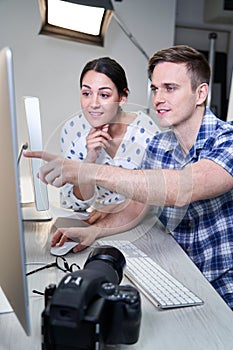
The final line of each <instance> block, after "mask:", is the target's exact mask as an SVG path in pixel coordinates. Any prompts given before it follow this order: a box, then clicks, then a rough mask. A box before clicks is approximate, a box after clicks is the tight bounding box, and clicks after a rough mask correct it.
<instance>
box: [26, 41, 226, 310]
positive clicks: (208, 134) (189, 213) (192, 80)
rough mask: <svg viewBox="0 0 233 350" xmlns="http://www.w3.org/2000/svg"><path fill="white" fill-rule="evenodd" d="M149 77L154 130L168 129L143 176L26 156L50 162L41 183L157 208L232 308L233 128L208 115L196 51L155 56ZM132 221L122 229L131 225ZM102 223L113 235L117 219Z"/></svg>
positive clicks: (206, 70)
mask: <svg viewBox="0 0 233 350" xmlns="http://www.w3.org/2000/svg"><path fill="white" fill-rule="evenodd" d="M149 76H150V79H151V89H152V93H153V97H152V100H153V107H154V109H155V112H156V114H157V117H158V122H159V124H160V126H161V127H165V128H166V129H167V128H168V129H167V130H165V131H164V132H162V133H160V134H159V135H156V136H155V137H154V139H153V140H152V141H151V143H150V144H149V146H148V149H147V154H146V156H145V158H144V163H143V168H144V169H145V170H143V169H141V170H126V169H116V168H115V167H111V166H101V165H97V164H79V163H77V162H72V161H68V160H64V159H62V158H61V157H57V156H55V155H52V154H48V153H43V152H27V153H26V155H27V156H30V157H39V158H42V159H44V160H45V161H47V163H46V164H45V165H44V166H43V167H42V168H41V170H40V178H41V180H42V181H44V182H45V183H48V184H52V185H54V186H57V187H60V186H62V185H63V184H65V183H72V184H74V185H75V184H78V183H93V184H97V185H100V186H102V187H105V188H107V189H109V190H111V191H116V192H118V193H121V194H122V195H124V196H126V197H128V198H130V199H132V202H131V204H130V205H132V206H136V208H140V206H141V207H142V206H143V204H140V203H144V204H146V205H153V206H159V207H160V220H161V221H162V223H163V224H164V225H165V226H166V227H167V228H168V229H169V230H170V231H171V233H172V234H173V235H174V237H175V239H176V240H177V242H178V243H179V244H180V245H181V246H182V248H183V249H184V250H185V251H186V253H187V254H188V255H189V256H190V258H191V259H192V260H193V262H194V263H195V264H196V265H197V266H198V268H199V269H200V270H201V271H202V273H203V274H204V276H205V277H206V278H207V279H208V280H209V281H210V282H211V284H212V285H213V286H214V288H215V289H216V290H217V291H218V292H219V294H220V295H221V296H222V297H223V299H224V300H225V301H226V303H228V305H229V306H230V307H231V308H233V177H232V174H233V161H232V158H233V157H232V154H233V151H232V150H233V126H232V125H231V124H230V123H226V122H223V121H221V120H219V119H217V118H216V117H215V116H214V115H213V114H212V113H211V111H210V110H209V109H208V108H206V106H205V102H206V98H207V95H208V83H209V78H210V67H209V64H208V62H207V61H206V59H205V58H204V57H203V56H202V55H201V54H200V53H199V52H198V51H196V50H194V49H193V48H190V47H188V46H174V47H171V48H169V49H165V50H161V51H159V52H157V53H155V55H154V56H153V57H152V58H151V59H150V62H149ZM138 210H139V209H138ZM129 213H131V214H129V215H131V218H127V214H126V213H125V215H126V216H125V217H124V225H125V227H126V228H128V227H130V220H131V226H132V225H133V224H132V223H133V222H134V220H132V211H130V210H129ZM120 215H122V213H121V214H120V213H119V217H120ZM106 220H107V221H108V225H109V227H111V228H114V224H115V223H116V222H118V223H119V221H117V214H116V215H115V216H114V217H113V218H111V217H108V218H107V219H106ZM111 220H112V221H111ZM107 221H106V222H107ZM134 224H135V222H134ZM103 225H104V223H103ZM97 226H98V225H97ZM106 227H107V226H106ZM76 230H77V229H76ZM113 230H114V229H113ZM116 230H117V229H116V226H115V231H114V233H116ZM119 230H120V229H119ZM62 233H64V231H62V232H60V234H59V233H56V237H55V240H58V239H60V236H61V234H62ZM65 234H67V236H69V235H70V237H72V234H74V232H70V233H69V232H68V233H66V232H65ZM100 235H101V233H96V235H95V237H94V238H96V237H99V236H100ZM102 235H103V233H102ZM74 237H75V234H74ZM63 239H64V238H63ZM53 244H54V242H53Z"/></svg>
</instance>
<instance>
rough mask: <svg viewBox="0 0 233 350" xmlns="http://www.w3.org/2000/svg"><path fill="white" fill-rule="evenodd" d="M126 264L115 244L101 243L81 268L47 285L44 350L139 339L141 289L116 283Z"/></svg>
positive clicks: (96, 349)
mask: <svg viewBox="0 0 233 350" xmlns="http://www.w3.org/2000/svg"><path fill="white" fill-rule="evenodd" d="M125 265H126V261H125V257H124V255H123V254H122V253H121V252H120V251H119V250H118V249H117V248H115V247H111V246H100V247H97V248H95V249H94V250H93V251H92V252H91V253H90V254H89V256H88V258H87V260H86V262H85V264H84V268H83V269H82V270H78V271H75V272H72V273H69V274H67V275H66V276H65V277H64V278H63V279H62V280H61V282H60V283H59V284H58V286H57V287H56V285H49V286H48V287H47V288H46V289H45V309H44V311H43V312H42V350H84V349H88V350H102V349H104V348H105V347H106V345H112V344H134V343H136V342H137V341H138V337H139V330H140V322H141V301H140V295H139V292H138V291H137V289H135V288H134V287H132V286H130V285H126V286H121V285H119V284H120V282H121V280H122V276H123V269H124V267H125Z"/></svg>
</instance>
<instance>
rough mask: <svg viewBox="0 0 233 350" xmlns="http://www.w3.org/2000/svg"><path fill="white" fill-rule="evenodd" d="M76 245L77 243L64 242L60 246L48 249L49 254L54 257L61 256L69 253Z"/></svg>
mask: <svg viewBox="0 0 233 350" xmlns="http://www.w3.org/2000/svg"><path fill="white" fill-rule="evenodd" d="M76 245H78V242H75V241H66V242H65V243H64V244H63V245H62V246H60V247H59V246H58V245H55V246H54V247H51V248H50V253H51V254H52V255H56V256H63V255H66V254H67V253H69V252H70V251H71V250H72V249H73V248H74V247H75V246H76Z"/></svg>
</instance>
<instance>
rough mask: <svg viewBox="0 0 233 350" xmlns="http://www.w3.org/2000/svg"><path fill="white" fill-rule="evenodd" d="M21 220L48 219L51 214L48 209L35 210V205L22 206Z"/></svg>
mask: <svg viewBox="0 0 233 350" xmlns="http://www.w3.org/2000/svg"><path fill="white" fill-rule="evenodd" d="M22 217H23V221H50V220H52V216H51V215H50V213H49V211H48V210H37V209H36V207H35V206H22Z"/></svg>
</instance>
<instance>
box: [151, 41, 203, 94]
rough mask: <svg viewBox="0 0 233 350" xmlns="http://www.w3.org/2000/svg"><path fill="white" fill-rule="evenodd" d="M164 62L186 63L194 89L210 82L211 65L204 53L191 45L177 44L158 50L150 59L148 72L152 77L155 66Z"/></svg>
mask: <svg viewBox="0 0 233 350" xmlns="http://www.w3.org/2000/svg"><path fill="white" fill-rule="evenodd" d="M162 62H173V63H184V64H185V65H186V68H187V71H188V73H189V76H190V79H191V86H192V89H193V90H195V89H196V88H197V87H198V86H199V85H200V84H202V83H207V84H209V80H210V65H209V63H208V61H207V60H206V58H205V57H204V55H202V53H200V52H199V51H197V50H195V49H193V48H192V47H190V46H186V45H177V46H172V47H170V48H168V49H164V50H161V51H158V52H156V53H155V54H154V56H153V57H151V59H150V60H149V66H148V74H149V78H150V79H151V77H152V73H153V70H154V68H155V66H156V65H157V64H159V63H162Z"/></svg>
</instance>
